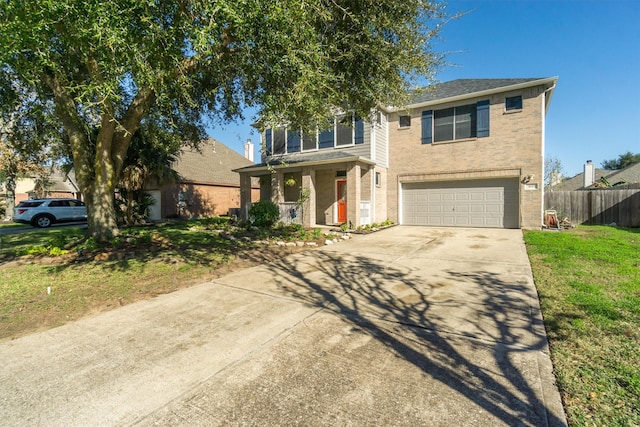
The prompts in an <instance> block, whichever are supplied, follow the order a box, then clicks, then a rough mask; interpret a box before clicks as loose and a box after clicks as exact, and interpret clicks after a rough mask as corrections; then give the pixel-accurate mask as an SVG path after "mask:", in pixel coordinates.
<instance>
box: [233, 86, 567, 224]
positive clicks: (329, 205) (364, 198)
mask: <svg viewBox="0 0 640 427" xmlns="http://www.w3.org/2000/svg"><path fill="white" fill-rule="evenodd" d="M556 82H557V78H556V77H551V78H531V79H465V80H455V81H451V82H446V83H440V84H437V85H434V86H432V87H431V88H429V90H427V91H425V92H423V93H421V94H420V95H416V96H414V98H413V99H412V101H411V103H410V104H409V105H407V106H406V107H402V108H395V107H380V108H379V109H378V110H377V111H375V112H373V114H372V115H371V117H368V118H366V119H361V118H358V117H354V116H353V115H351V114H341V115H337V116H336V117H335V119H334V120H333V128H329V129H328V130H321V131H317V132H310V133H309V132H307V133H306V134H305V133H302V132H300V131H298V130H296V129H287V128H284V127H283V128H271V129H266V130H264V131H263V133H262V147H263V157H262V163H261V164H259V165H255V166H250V167H247V168H242V169H238V170H237V171H238V172H239V173H240V180H241V183H240V186H241V206H243V207H245V212H244V213H245V214H246V212H247V211H248V207H249V206H250V204H251V203H252V202H255V201H256V200H251V197H250V195H249V194H250V192H249V191H248V189H249V188H250V185H249V184H250V182H251V177H260V186H261V195H260V197H261V199H265V198H270V199H271V200H273V201H274V202H276V203H278V204H280V206H281V212H282V216H283V220H285V221H287V220H295V221H299V222H301V223H302V224H303V225H305V226H308V227H313V226H314V225H318V224H342V223H347V224H349V225H350V226H353V227H357V226H358V225H365V224H371V223H374V222H382V221H384V220H385V219H391V220H392V221H394V222H397V223H400V224H407V225H438V226H464V227H504V228H537V227H539V226H540V225H541V224H542V214H543V213H542V211H543V183H542V177H543V164H544V145H545V144H544V134H545V132H544V131H545V116H546V112H547V110H548V108H549V103H550V100H551V96H552V94H553V90H554V88H555V85H556ZM301 201H302V203H301ZM299 206H302V209H300V208H299Z"/></svg>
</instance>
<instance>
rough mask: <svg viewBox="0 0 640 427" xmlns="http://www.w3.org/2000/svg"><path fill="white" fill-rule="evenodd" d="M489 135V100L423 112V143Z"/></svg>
mask: <svg viewBox="0 0 640 427" xmlns="http://www.w3.org/2000/svg"><path fill="white" fill-rule="evenodd" d="M486 136H489V101H480V102H478V103H477V104H469V105H462V106H459V107H451V108H444V109H441V110H425V111H423V112H422V143H423V144H431V143H432V142H440V141H455V140H458V139H467V138H482V137H486Z"/></svg>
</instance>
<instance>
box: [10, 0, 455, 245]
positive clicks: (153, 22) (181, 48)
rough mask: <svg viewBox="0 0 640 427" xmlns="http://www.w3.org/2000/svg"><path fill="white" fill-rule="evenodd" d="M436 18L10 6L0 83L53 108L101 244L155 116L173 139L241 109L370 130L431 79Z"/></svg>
mask: <svg viewBox="0 0 640 427" xmlns="http://www.w3.org/2000/svg"><path fill="white" fill-rule="evenodd" d="M441 12H442V7H441V6H440V5H439V4H437V3H435V2H434V1H429V0H403V1H396V0H393V1H390V0H375V1H373V0H359V1H353V2H335V1H329V0H280V1H277V2H276V1H272V0H245V1H239V0H220V1H211V0H176V1H157V0H111V1H109V2H93V1H78V0H29V1H19V0H7V1H4V2H2V6H0V40H2V43H0V80H2V79H7V78H9V79H17V80H18V81H19V83H20V85H21V86H23V87H27V88H28V89H29V90H30V91H33V92H34V93H36V94H37V95H38V96H39V97H41V98H43V99H48V100H51V101H52V102H53V103H54V104H55V115H56V117H57V119H58V120H59V121H60V123H61V125H62V127H63V128H64V131H65V134H66V138H67V139H68V142H69V144H70V147H71V152H72V156H73V163H74V167H75V172H76V178H77V182H78V185H79V187H80V190H81V191H82V193H83V195H84V197H85V201H86V203H87V208H88V224H89V227H88V233H89V235H90V236H93V237H95V238H97V239H98V240H108V239H110V238H111V237H112V236H113V235H115V234H117V233H118V229H117V224H116V218H115V210H114V202H113V191H114V189H115V186H116V184H117V182H118V180H119V179H120V177H121V174H122V171H123V168H124V166H125V157H126V155H127V152H128V149H129V145H130V144H131V141H132V137H133V135H134V134H135V133H136V132H137V131H138V129H139V128H140V126H141V125H142V123H143V122H144V120H145V118H146V117H147V115H148V113H149V111H150V110H151V108H155V109H156V110H157V111H158V114H159V116H160V117H163V119H164V120H165V122H166V124H167V126H168V127H169V128H170V129H171V130H172V131H173V132H176V133H181V132H182V129H181V125H182V124H185V123H188V124H190V125H191V126H193V127H195V128H197V129H199V130H200V131H201V130H202V129H203V125H204V124H205V122H204V120H205V117H208V118H211V119H213V120H214V121H217V122H220V121H226V120H230V119H233V118H237V117H239V116H241V111H242V108H243V106H245V105H250V106H257V107H258V108H259V112H260V114H261V115H262V116H263V117H265V118H266V119H270V118H272V119H274V120H275V119H277V120H286V121H288V122H290V123H292V124H305V125H308V124H309V123H313V122H315V123H317V122H320V121H321V120H322V119H323V118H325V117H327V116H328V115H329V114H330V109H331V107H332V106H339V107H343V108H346V109H351V110H354V112H355V113H356V114H359V115H360V116H362V117H367V116H368V114H369V112H370V110H371V108H373V107H375V106H376V105H377V104H378V103H384V104H396V105H399V104H401V103H402V102H403V99H405V98H403V95H405V93H406V91H407V90H408V89H410V88H412V87H413V85H414V83H415V81H416V79H417V78H423V79H426V81H429V80H431V79H432V78H433V73H434V71H435V69H436V67H437V66H438V65H439V63H440V57H439V55H437V54H434V53H433V51H432V49H431V46H430V40H432V39H433V38H434V37H436V36H437V34H438V31H439V29H440V23H441V22H442V21H441V19H442V18H443V15H442V14H441ZM2 104H3V103H2V102H0V108H2ZM203 114H204V116H203ZM93 129H97V130H98V132H97V134H95V133H94V132H93ZM199 133H200V135H198V136H199V137H202V136H203V135H202V132H199ZM195 136H196V134H194V133H191V134H190V135H185V136H184V137H185V139H187V138H189V137H191V138H194V137H195ZM191 142H192V143H194V144H195V143H197V139H195V138H194V139H192V140H191Z"/></svg>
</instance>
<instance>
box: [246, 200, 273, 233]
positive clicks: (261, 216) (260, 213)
mask: <svg viewBox="0 0 640 427" xmlns="http://www.w3.org/2000/svg"><path fill="white" fill-rule="evenodd" d="M249 218H251V222H252V223H253V224H254V225H256V226H258V227H269V226H272V225H273V224H275V223H276V222H277V221H278V220H279V219H280V209H279V208H278V205H276V204H275V203H273V202H272V201H271V200H261V201H259V202H256V203H254V204H253V205H251V208H250V209H249Z"/></svg>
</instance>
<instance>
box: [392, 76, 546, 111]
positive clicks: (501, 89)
mask: <svg viewBox="0 0 640 427" xmlns="http://www.w3.org/2000/svg"><path fill="white" fill-rule="evenodd" d="M557 81H558V77H557V76H556V77H549V78H546V79H540V80H532V81H529V82H525V83H518V84H515V85H511V86H501V87H498V88H494V89H487V90H483V91H480V92H471V93H465V94H462V95H456V96H451V97H449V98H438V99H434V100H432V101H425V102H420V103H417V104H408V105H407V106H405V107H393V106H390V107H386V108H385V107H380V109H382V110H383V111H385V112H386V113H391V112H398V111H402V110H406V109H412V108H422V107H428V106H431V105H439V104H444V103H447V102H455V101H461V100H464V99H469V98H477V97H482V96H488V95H494V94H496V93H502V92H508V91H511V90H518V89H525V88H529V87H534V86H540V85H542V84H544V85H549V84H551V86H550V87H549V88H548V89H546V90H545V92H547V91H549V90H552V89H554V88H555V87H556V82H557Z"/></svg>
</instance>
